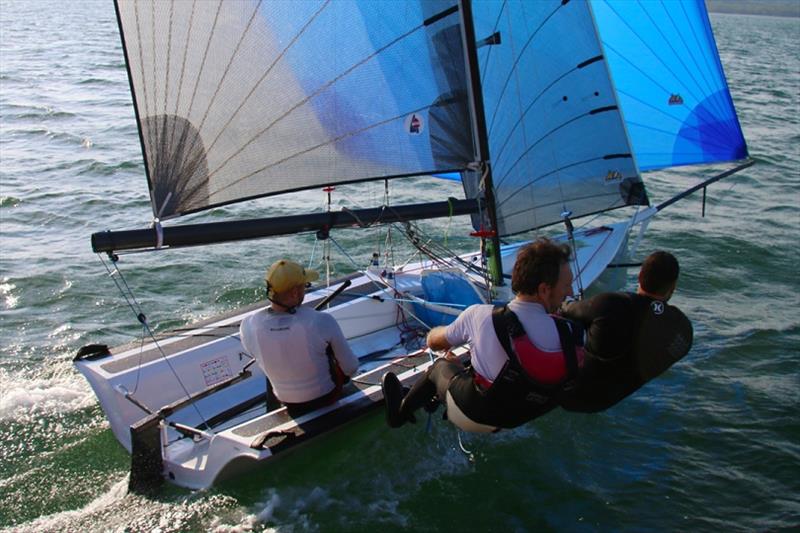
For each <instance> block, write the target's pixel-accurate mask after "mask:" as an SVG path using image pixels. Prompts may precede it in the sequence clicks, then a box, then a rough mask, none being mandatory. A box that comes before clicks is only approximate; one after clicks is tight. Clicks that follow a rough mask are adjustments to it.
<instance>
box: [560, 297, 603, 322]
mask: <svg viewBox="0 0 800 533" xmlns="http://www.w3.org/2000/svg"><path fill="white" fill-rule="evenodd" d="M592 300H593V298H590V299H588V300H578V301H576V302H570V303H565V304H564V305H562V306H561V310H560V311H559V314H560V315H561V316H563V317H564V318H568V319H570V320H573V321H575V322H580V323H581V324H583V326H584V327H589V324H591V323H592V320H593V319H594V316H595V315H594V312H593V310H592Z"/></svg>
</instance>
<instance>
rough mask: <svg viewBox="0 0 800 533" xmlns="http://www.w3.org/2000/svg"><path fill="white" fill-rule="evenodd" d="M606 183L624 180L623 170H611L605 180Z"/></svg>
mask: <svg viewBox="0 0 800 533" xmlns="http://www.w3.org/2000/svg"><path fill="white" fill-rule="evenodd" d="M604 181H605V182H606V183H614V182H617V181H622V172H620V171H619V170H609V171H608V174H606V177H605V180H604Z"/></svg>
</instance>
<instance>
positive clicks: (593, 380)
mask: <svg viewBox="0 0 800 533" xmlns="http://www.w3.org/2000/svg"><path fill="white" fill-rule="evenodd" d="M562 315H563V316H564V317H566V318H569V319H571V320H575V321H577V322H580V323H582V324H583V325H584V327H585V328H586V331H587V340H586V359H585V362H584V367H583V370H582V371H581V373H580V374H579V377H578V380H577V383H576V385H575V387H574V388H573V389H571V390H570V391H564V392H562V394H561V395H560V397H559V405H561V407H563V408H564V409H567V410H568V411H578V412H583V413H593V412H597V411H603V410H605V409H608V408H609V407H611V406H613V405H615V404H616V403H618V402H619V401H620V400H622V399H624V398H626V397H627V396H629V395H631V394H633V393H634V392H635V391H637V390H638V389H639V388H640V387H641V386H642V385H644V384H645V383H647V382H648V381H650V380H651V379H653V378H655V377H656V376H658V375H659V374H661V373H662V372H664V371H665V370H666V369H668V368H669V367H670V366H672V364H673V363H675V362H676V361H678V360H679V359H681V358H682V357H683V356H685V355H686V354H687V353H688V352H689V348H691V346H692V335H693V333H692V324H691V322H689V319H688V318H686V315H684V314H683V313H682V312H681V311H680V309H678V308H677V307H675V306H672V305H669V304H667V303H665V302H662V301H660V300H655V299H653V298H651V297H649V296H643V295H639V294H632V293H604V294H599V295H597V296H595V297H593V298H590V299H588V300H583V301H580V302H574V303H571V304H568V305H566V306H565V307H564V308H563V309H562Z"/></svg>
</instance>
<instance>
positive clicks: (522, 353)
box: [475, 306, 583, 427]
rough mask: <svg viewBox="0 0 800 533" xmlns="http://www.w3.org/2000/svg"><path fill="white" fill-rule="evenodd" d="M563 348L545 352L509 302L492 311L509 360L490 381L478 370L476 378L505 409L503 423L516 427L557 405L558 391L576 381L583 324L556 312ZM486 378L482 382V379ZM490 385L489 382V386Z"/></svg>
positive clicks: (495, 327)
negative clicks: (524, 326) (561, 316)
mask: <svg viewBox="0 0 800 533" xmlns="http://www.w3.org/2000/svg"><path fill="white" fill-rule="evenodd" d="M552 319H553V321H554V322H555V325H556V329H557V330H558V337H559V340H560V342H561V351H560V352H545V351H543V350H541V349H539V348H537V347H536V346H535V345H534V344H533V342H531V340H530V339H529V338H528V335H527V334H526V333H525V330H524V329H523V327H522V324H521V323H520V321H519V318H518V317H517V315H516V314H514V312H513V311H511V310H510V309H508V307H507V306H502V307H500V306H498V307H495V308H494V311H492V323H493V325H494V329H495V334H496V335H497V339H498V340H499V341H500V344H501V345H502V346H503V349H504V350H505V352H506V354H507V355H508V361H507V362H506V364H505V365H504V366H503V368H502V369H501V370H500V373H499V374H498V375H497V377H496V378H495V380H494V381H493V382H491V383H489V382H488V381H487V380H485V379H483V378H481V377H480V376H478V374H477V373H476V374H475V376H476V382H477V383H478V385H482V388H484V389H485V391H486V392H485V393H486V395H487V397H490V398H491V400H492V403H493V404H495V405H496V406H497V407H498V408H501V409H502V412H503V418H504V420H503V423H502V424H498V425H502V427H514V426H515V425H519V424H522V423H524V422H527V421H528V420H531V419H533V418H535V417H537V416H539V415H541V414H543V413H544V412H547V411H548V410H550V409H551V408H552V406H553V405H555V403H556V400H557V397H558V395H559V394H560V393H561V392H562V391H563V390H566V389H569V388H570V387H571V386H572V384H574V382H575V379H576V378H577V375H578V370H579V366H580V364H579V359H580V360H582V357H580V358H579V355H582V353H581V352H582V351H583V328H582V327H581V326H580V325H579V324H576V323H575V322H571V321H569V320H566V319H563V318H560V317H556V316H553V317H552ZM482 381H483V383H482ZM487 385H488V386H487Z"/></svg>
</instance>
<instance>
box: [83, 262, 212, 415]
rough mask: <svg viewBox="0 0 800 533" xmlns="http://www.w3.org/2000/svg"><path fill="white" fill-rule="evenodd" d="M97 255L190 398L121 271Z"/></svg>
mask: <svg viewBox="0 0 800 533" xmlns="http://www.w3.org/2000/svg"><path fill="white" fill-rule="evenodd" d="M97 255H98V256H100V261H101V262H102V263H103V266H104V267H105V268H106V271H107V272H108V275H109V277H110V278H111V279H112V280H113V281H114V285H116V286H117V289H118V290H119V291H120V293H121V294H122V297H123V298H124V299H125V302H126V303H127V304H128V307H130V309H131V311H133V314H134V315H135V316H136V320H137V321H138V322H139V323H140V324H141V325H142V327H143V328H144V329H145V330H146V332H147V335H148V336H149V337H150V338H151V339H152V340H153V344H154V345H155V347H156V348H158V351H159V353H160V354H161V358H162V359H164V362H165V363H167V366H168V367H169V369H170V371H171V372H172V375H173V376H174V377H175V380H176V381H177V382H178V385H180V387H181V389H182V390H183V393H184V394H185V395H186V397H187V398H188V397H191V394H189V391H188V390H187V389H186V386H185V385H184V384H183V381H181V378H180V376H179V375H178V373H177V372H176V371H175V368H174V367H173V366H172V363H171V362H170V360H169V358H168V357H167V355H166V353H164V350H163V348H161V345H160V344H159V343H158V339H156V336H155V333H154V332H153V330H152V329H150V324H149V323H148V322H147V318H146V317H145V315H144V313H143V312H142V307H141V305H139V302H137V301H136V297H135V296H134V295H133V291H132V290H131V288H130V286H129V285H128V282H127V280H126V279H125V276H124V275H123V274H122V271H121V270H120V269H119V267H118V266H117V265H116V264H115V265H114V272H112V271H111V269H110V268H109V267H108V265H107V264H106V262H105V260H103V256H102V255H101V254H97ZM117 278H119V281H118V280H117ZM123 286H124V287H125V290H123V288H122V287H123ZM126 290H127V291H128V293H129V294H130V299H129V298H128V294H126V292H125V291H126ZM131 302H133V303H131ZM192 407H194V410H195V412H196V413H197V416H199V417H200V420H202V421H203V423H206V419H205V417H204V416H203V414H202V413H201V412H200V409H199V408H198V407H197V405H196V404H194V403H192Z"/></svg>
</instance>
